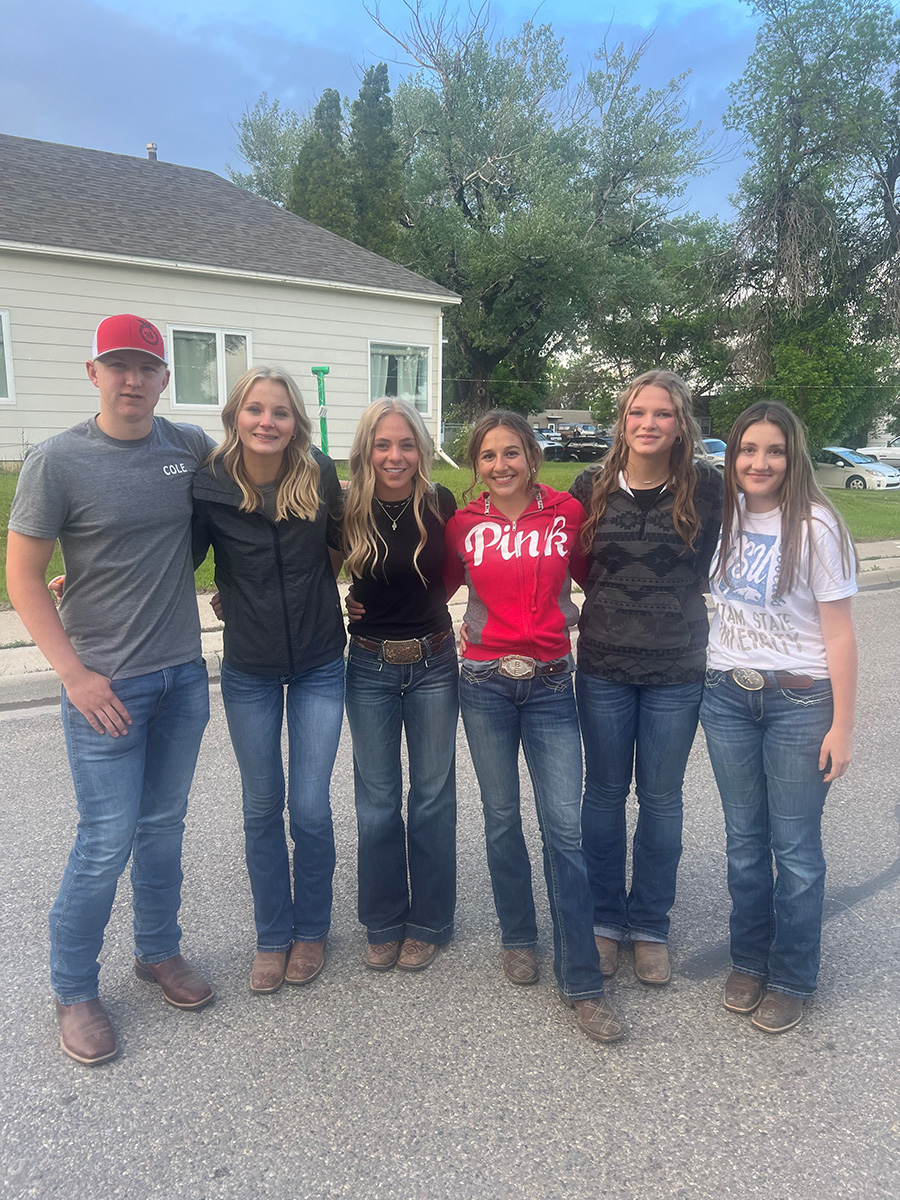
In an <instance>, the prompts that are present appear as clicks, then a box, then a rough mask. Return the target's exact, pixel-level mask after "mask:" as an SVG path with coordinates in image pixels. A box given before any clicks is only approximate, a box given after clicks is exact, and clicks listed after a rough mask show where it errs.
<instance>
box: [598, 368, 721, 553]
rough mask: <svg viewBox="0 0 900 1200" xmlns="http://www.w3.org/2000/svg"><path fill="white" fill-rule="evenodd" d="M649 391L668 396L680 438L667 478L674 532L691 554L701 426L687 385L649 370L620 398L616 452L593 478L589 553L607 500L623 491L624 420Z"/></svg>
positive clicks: (695, 529)
mask: <svg viewBox="0 0 900 1200" xmlns="http://www.w3.org/2000/svg"><path fill="white" fill-rule="evenodd" d="M645 387H659V388H662V389H663V390H664V391H666V392H668V394H669V399H670V400H671V401H672V407H673V408H674V409H675V420H676V422H677V425H678V434H677V436H676V438H675V444H674V445H673V447H672V453H671V457H670V459H669V478H668V480H667V481H666V487H667V488H668V489H669V490H670V491H671V492H672V493H673V496H674V499H673V502H672V521H673V523H674V525H675V530H676V532H677V533H678V534H679V535H680V537H681V539H682V541H683V542H684V544H685V546H687V547H688V549H690V550H693V549H694V545H695V543H696V540H697V534H698V533H699V532H700V519H699V517H698V516H697V511H696V509H695V508H694V488H695V487H696V486H697V471H696V468H695V467H694V447H695V445H696V443H697V442H698V441H699V440H700V427H699V425H698V424H697V422H696V421H695V420H694V413H693V409H692V406H691V393H690V391H689V389H688V386H687V384H686V383H685V382H684V380H683V379H682V378H681V376H680V375H676V374H675V372H674V371H645V372H644V374H643V375H638V377H637V379H633V380H632V381H631V383H629V384H628V386H627V387H626V388H625V390H624V391H623V392H622V393H621V395H620V396H619V401H618V415H617V417H616V424H615V428H614V430H613V444H612V448H611V450H610V451H609V453H608V454H607V456H606V458H604V460H603V465H602V466H601V467H600V470H599V471H598V472H597V474H596V475H595V477H594V489H593V491H592V492H591V496H590V499H589V501H588V504H587V520H586V521H585V523H584V525H582V527H581V537H582V545H583V546H584V549H585V550H588V551H589V550H590V548H591V545H592V543H593V541H594V534H595V533H596V532H597V526H598V524H599V523H600V519H601V518H602V516H603V514H604V513H605V512H606V506H607V505H608V504H609V498H610V496H611V495H612V494H613V492H614V491H615V490H616V488H618V486H619V474H620V472H622V471H624V470H625V468H626V466H627V464H628V443H627V442H626V441H625V418H626V417H627V416H628V412H629V409H630V408H631V406H632V404H633V403H634V401H635V400H636V399H637V397H638V395H639V394H640V392H641V391H642V390H643V389H644V388H645Z"/></svg>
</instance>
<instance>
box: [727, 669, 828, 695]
mask: <svg viewBox="0 0 900 1200" xmlns="http://www.w3.org/2000/svg"><path fill="white" fill-rule="evenodd" d="M728 674H729V675H730V676H731V678H732V679H733V680H734V682H735V683H736V684H737V685H738V687H742V688H743V689H744V691H745V692H761V691H762V690H763V688H769V687H778V688H788V689H789V690H790V691H801V692H802V691H805V690H806V689H807V688H811V687H812V685H813V684H814V683H815V682H816V681H815V679H813V677H812V676H811V675H793V674H791V672H790V671H755V670H754V669H753V668H752V667H734V668H733V670H731V671H729V672H728Z"/></svg>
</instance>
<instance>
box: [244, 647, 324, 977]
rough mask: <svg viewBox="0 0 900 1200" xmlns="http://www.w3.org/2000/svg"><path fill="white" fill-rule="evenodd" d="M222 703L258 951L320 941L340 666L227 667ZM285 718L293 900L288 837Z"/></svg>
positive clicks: (273, 951) (283, 948)
mask: <svg viewBox="0 0 900 1200" xmlns="http://www.w3.org/2000/svg"><path fill="white" fill-rule="evenodd" d="M222 701H223V703H224V705H225V716H226V718H227V721H228V732H229V733H230V735H231V744H232V746H233V747H234V753H235V757H236V758H237V761H238V766H239V767H240V771H241V785H242V790H243V808H244V846H245V850H246V855H247V871H248V873H249V875H250V888H251V891H252V892H253V914H254V918H255V921H256V948H257V950H258V951H260V952H266V953H271V954H275V953H279V952H281V951H284V950H289V949H290V948H291V946H292V944H293V943H294V942H321V941H322V940H323V939H324V938H325V936H326V934H327V933H328V929H329V926H330V924H331V900H332V878H333V876H334V863H335V852H334V829H333V825H332V820H331V798H330V787H331V772H332V769H333V768H334V760H335V756H336V755H337V748H338V742H339V741H340V737H341V723H342V720H343V715H344V660H343V658H336V659H334V661H333V662H330V663H326V664H325V665H324V666H322V667H314V668H313V669H312V670H310V671H303V672H298V673H295V674H293V675H250V674H248V673H247V672H244V671H236V670H235V669H234V668H233V667H231V666H229V665H228V663H227V662H226V663H223V664H222ZM285 712H286V713H287V734H288V775H287V806H288V825H289V829H290V834H291V840H292V842H293V844H294V853H293V868H294V881H293V884H294V885H293V894H292V892H291V870H290V865H289V861H288V848H287V841H286V839H285V836H284V802H285V778H284V762H283V759H282V755H281V731H282V725H283V723H284V716H285Z"/></svg>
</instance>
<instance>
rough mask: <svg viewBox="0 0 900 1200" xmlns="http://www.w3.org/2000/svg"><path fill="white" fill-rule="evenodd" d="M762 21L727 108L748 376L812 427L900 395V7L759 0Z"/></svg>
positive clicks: (827, 434)
mask: <svg viewBox="0 0 900 1200" xmlns="http://www.w3.org/2000/svg"><path fill="white" fill-rule="evenodd" d="M753 8H754V9H755V10H756V11H757V12H758V13H760V14H761V15H762V17H763V24H762V26H761V28H760V31H759V35H758V38H757V44H756V48H755V51H754V53H753V54H752V56H751V58H750V60H749V62H748V65H747V69H746V70H745V72H744V74H743V75H742V76H741V78H740V79H739V80H738V81H737V82H736V83H735V84H734V85H733V86H732V89H731V94H732V104H731V107H730V109H729V112H728V114H727V118H726V119H727V122H728V123H729V124H730V125H731V126H732V127H734V128H736V129H740V130H742V131H743V132H744V133H745V134H746V135H747V139H748V145H749V148H750V151H751V155H752V161H751V166H750V169H749V170H748V172H747V173H746V175H745V176H744V178H743V180H742V181H741V185H740V193H739V201H740V205H741V222H740V224H741V237H742V244H743V247H744V251H745V254H746V277H745V280H746V282H745V293H744V295H745V305H744V311H745V316H746V319H747V325H746V329H747V332H746V335H745V337H744V339H743V341H742V343H741V347H740V350H741V354H740V357H739V363H740V365H741V367H742V371H743V378H744V381H745V383H746V384H747V385H748V386H749V387H750V388H752V389H753V390H755V391H757V392H760V393H768V394H776V395H779V396H781V397H782V398H783V399H785V400H786V401H788V402H789V403H791V405H792V406H793V407H794V408H795V409H796V410H797V411H798V412H799V413H800V415H801V416H802V417H803V418H804V419H805V420H806V422H807V424H808V426H809V428H810V432H811V434H812V436H813V437H814V439H815V440H818V441H821V440H826V439H828V438H831V437H837V436H847V437H849V436H850V435H851V434H853V433H859V431H860V430H861V429H864V427H865V425H866V424H867V423H868V422H869V421H871V420H872V419H873V418H874V417H875V416H876V415H878V414H879V412H883V411H885V410H886V409H887V408H889V407H890V405H891V403H892V402H893V401H894V400H895V399H896V397H897V395H898V380H897V373H896V371H895V370H892V369H891V367H890V363H891V361H892V349H893V361H894V362H896V342H895V340H894V339H895V338H896V334H897V330H898V328H900V320H898V314H900V188H898V179H900V67H898V63H900V21H898V18H897V14H896V11H895V9H894V8H893V6H892V5H891V4H890V3H888V2H886V0H756V2H755V3H753Z"/></svg>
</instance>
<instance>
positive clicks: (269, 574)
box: [193, 447, 346, 675]
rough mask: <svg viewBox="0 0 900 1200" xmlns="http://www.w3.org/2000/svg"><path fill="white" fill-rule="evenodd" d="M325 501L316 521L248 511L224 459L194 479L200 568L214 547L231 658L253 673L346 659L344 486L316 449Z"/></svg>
mask: <svg viewBox="0 0 900 1200" xmlns="http://www.w3.org/2000/svg"><path fill="white" fill-rule="evenodd" d="M312 453H313V456H314V457H315V460H316V462H317V463H318V464H319V471H320V481H319V495H320V496H321V498H322V503H321V504H320V506H319V512H318V515H317V516H316V518H315V520H313V521H304V520H302V519H301V518H300V517H289V518H288V519H287V520H286V521H278V522H275V521H273V520H272V519H271V518H270V517H268V516H266V515H265V513H264V512H263V511H262V510H261V509H257V510H256V512H241V511H240V509H239V506H240V503H241V492H240V488H239V487H238V486H237V484H236V483H235V482H234V480H233V479H231V477H230V476H229V475H227V474H226V473H225V469H224V467H222V465H221V463H217V465H216V473H215V474H213V472H212V470H211V469H210V468H209V467H203V468H202V469H201V470H199V471H198V472H197V474H196V475H195V476H194V523H193V553H194V565H195V567H196V566H198V565H199V564H200V563H201V562H202V561H203V559H204V558H205V557H206V552H207V550H208V549H209V547H210V545H212V547H213V552H214V554H215V560H216V587H217V588H218V589H219V593H220V595H221V597H222V609H223V616H224V619H225V644H224V657H225V661H226V662H227V663H228V664H229V666H231V667H233V668H234V669H235V670H237V671H243V672H245V673H246V674H248V675H293V674H299V673H301V672H304V671H310V670H312V669H313V668H315V667H321V666H324V665H325V664H326V663H329V662H333V660H334V659H336V658H338V657H339V656H340V655H341V654H342V653H343V649H344V644H345V642H346V636H345V633H344V621H343V617H342V615H341V604H340V598H339V596H338V590H337V584H336V583H335V579H334V571H333V570H332V568H331V562H330V560H329V557H328V548H329V546H330V547H331V548H332V549H335V550H339V549H340V548H341V533H340V518H339V515H338V514H339V513H340V510H341V487H340V484H339V483H338V478H337V473H336V471H335V469H334V463H333V462H332V461H331V459H330V458H327V457H326V456H325V455H324V454H322V453H321V452H320V451H318V450H316V449H315V447H314V448H313V451H312Z"/></svg>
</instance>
